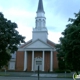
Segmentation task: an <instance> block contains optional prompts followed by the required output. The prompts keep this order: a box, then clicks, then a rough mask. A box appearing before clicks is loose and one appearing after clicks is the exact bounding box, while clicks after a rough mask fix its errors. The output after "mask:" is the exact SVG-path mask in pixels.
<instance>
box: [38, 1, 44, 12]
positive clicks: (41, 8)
mask: <svg viewBox="0 0 80 80" xmlns="http://www.w3.org/2000/svg"><path fill="white" fill-rule="evenodd" d="M37 12H44V8H43V2H42V0H39V3H38V9H37Z"/></svg>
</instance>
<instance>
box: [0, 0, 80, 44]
mask: <svg viewBox="0 0 80 80" xmlns="http://www.w3.org/2000/svg"><path fill="white" fill-rule="evenodd" d="M38 1H39V0H0V12H2V13H3V14H4V17H5V18H7V19H8V20H11V21H12V22H16V23H17V24H18V29H17V30H18V31H19V33H20V34H22V35H23V36H26V39H25V41H28V40H30V39H32V29H33V28H34V27H35V17H36V11H37V7H38ZM43 4H44V10H45V16H46V27H47V28H48V34H49V35H48V38H49V39H50V40H51V41H53V42H55V43H58V41H59V37H61V32H62V31H63V30H64V29H65V26H66V24H68V19H69V18H73V17H74V13H77V12H78V11H79V10H80V0H43Z"/></svg>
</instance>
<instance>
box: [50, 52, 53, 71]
mask: <svg viewBox="0 0 80 80" xmlns="http://www.w3.org/2000/svg"><path fill="white" fill-rule="evenodd" d="M50 71H53V51H51V53H50Z"/></svg>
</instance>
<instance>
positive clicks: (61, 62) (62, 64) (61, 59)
mask: <svg viewBox="0 0 80 80" xmlns="http://www.w3.org/2000/svg"><path fill="white" fill-rule="evenodd" d="M56 49H57V51H58V54H57V57H58V66H59V70H65V61H64V52H63V50H62V47H61V44H56Z"/></svg>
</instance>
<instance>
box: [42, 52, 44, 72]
mask: <svg viewBox="0 0 80 80" xmlns="http://www.w3.org/2000/svg"><path fill="white" fill-rule="evenodd" d="M42 59H43V60H42V71H44V51H43V54H42Z"/></svg>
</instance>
